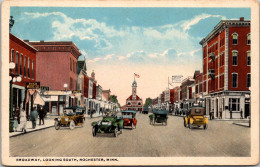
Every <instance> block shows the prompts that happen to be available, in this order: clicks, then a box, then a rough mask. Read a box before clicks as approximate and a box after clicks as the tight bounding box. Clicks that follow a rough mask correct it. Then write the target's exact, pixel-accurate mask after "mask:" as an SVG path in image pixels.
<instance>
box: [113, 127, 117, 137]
mask: <svg viewBox="0 0 260 167" xmlns="http://www.w3.org/2000/svg"><path fill="white" fill-rule="evenodd" d="M117 131H118V130H117V128H115V130H114V137H117Z"/></svg>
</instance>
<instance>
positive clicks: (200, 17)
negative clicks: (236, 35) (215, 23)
mask: <svg viewBox="0 0 260 167" xmlns="http://www.w3.org/2000/svg"><path fill="white" fill-rule="evenodd" d="M210 17H216V18H221V19H222V20H225V19H226V17H224V16H221V15H211V14H206V13H202V14H201V15H197V16H195V17H194V18H192V19H190V20H186V21H185V22H184V23H183V24H182V25H181V27H182V28H183V30H184V31H187V30H189V29H190V28H191V26H193V25H196V24H198V23H199V22H200V21H201V20H204V19H207V18H210Z"/></svg>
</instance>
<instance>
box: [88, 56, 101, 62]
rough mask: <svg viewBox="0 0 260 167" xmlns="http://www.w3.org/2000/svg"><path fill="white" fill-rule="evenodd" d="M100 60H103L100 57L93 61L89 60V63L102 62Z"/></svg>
mask: <svg viewBox="0 0 260 167" xmlns="http://www.w3.org/2000/svg"><path fill="white" fill-rule="evenodd" d="M100 60H101V58H100V57H96V58H94V59H92V60H89V61H88V63H95V62H97V61H100Z"/></svg>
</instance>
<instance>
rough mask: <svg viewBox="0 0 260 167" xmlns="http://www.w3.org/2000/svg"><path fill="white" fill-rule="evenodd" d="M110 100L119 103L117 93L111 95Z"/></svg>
mask: <svg viewBox="0 0 260 167" xmlns="http://www.w3.org/2000/svg"><path fill="white" fill-rule="evenodd" d="M109 100H110V101H111V102H112V103H118V100H117V96H116V95H111V96H110V97H109Z"/></svg>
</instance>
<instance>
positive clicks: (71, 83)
mask: <svg viewBox="0 0 260 167" xmlns="http://www.w3.org/2000/svg"><path fill="white" fill-rule="evenodd" d="M72 88H73V80H72V78H70V90H72Z"/></svg>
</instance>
